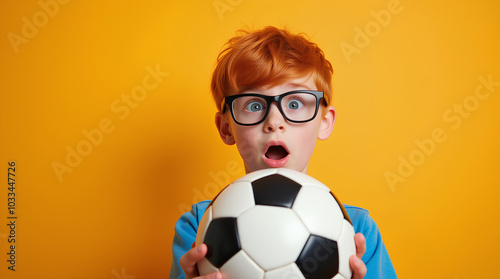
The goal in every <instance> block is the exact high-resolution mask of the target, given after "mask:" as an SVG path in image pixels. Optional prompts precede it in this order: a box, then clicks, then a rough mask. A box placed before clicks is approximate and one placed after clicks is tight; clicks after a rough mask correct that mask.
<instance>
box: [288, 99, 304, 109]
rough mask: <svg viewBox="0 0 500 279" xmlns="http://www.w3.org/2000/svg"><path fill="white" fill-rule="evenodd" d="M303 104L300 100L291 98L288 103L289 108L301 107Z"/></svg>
mask: <svg viewBox="0 0 500 279" xmlns="http://www.w3.org/2000/svg"><path fill="white" fill-rule="evenodd" d="M302 106H303V104H302V102H301V101H299V100H291V101H289V102H288V103H287V104H286V107H287V108H288V109H299V108H301V107H302Z"/></svg>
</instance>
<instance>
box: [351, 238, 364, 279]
mask: <svg viewBox="0 0 500 279" xmlns="http://www.w3.org/2000/svg"><path fill="white" fill-rule="evenodd" d="M354 243H355V244H356V255H352V256H351V257H350V258H349V265H350V266H351V268H352V279H362V278H363V277H365V275H366V265H365V263H364V262H363V261H362V260H361V257H363V254H364V253H365V251H366V239H365V236H364V235H363V234H361V233H357V234H356V235H355V236H354Z"/></svg>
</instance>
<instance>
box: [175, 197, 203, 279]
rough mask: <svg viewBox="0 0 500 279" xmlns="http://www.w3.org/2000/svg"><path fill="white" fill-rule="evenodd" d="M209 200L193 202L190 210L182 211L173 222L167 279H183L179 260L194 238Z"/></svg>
mask: <svg viewBox="0 0 500 279" xmlns="http://www.w3.org/2000/svg"><path fill="white" fill-rule="evenodd" d="M208 203H209V201H203V202H200V203H197V204H194V205H193V206H192V207H191V211H189V212H186V213H184V214H183V215H182V216H181V217H180V218H179V220H177V223H176V224H175V235H174V241H173V243H172V254H173V257H172V266H171V268H170V275H169V277H168V278H169V279H185V278H186V276H185V275H184V272H183V271H182V268H181V266H180V264H179V260H180V258H181V257H182V255H184V254H185V253H186V252H187V251H189V249H191V244H193V242H194V241H195V240H196V232H197V231H198V224H199V223H200V219H201V217H202V216H203V213H204V212H205V210H206V208H207V206H208Z"/></svg>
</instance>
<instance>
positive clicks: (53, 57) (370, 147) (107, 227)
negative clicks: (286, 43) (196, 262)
mask: <svg viewBox="0 0 500 279" xmlns="http://www.w3.org/2000/svg"><path fill="white" fill-rule="evenodd" d="M67 2H68V3H64V4H62V3H61V4H57V6H56V5H53V4H52V6H50V5H49V8H47V7H46V5H44V4H43V3H58V2H53V1H49V0H41V1H40V3H42V4H40V3H39V2H38V1H31V0H30V1H14V0H10V1H2V2H1V3H0V22H1V24H0V55H1V56H0V116H1V119H0V128H1V130H0V166H2V167H1V168H0V181H2V184H1V185H2V186H1V187H0V224H1V226H0V278H12V279H16V278H39V279H41V278H106V279H109V278H137V279H139V278H162V277H163V278H165V277H167V276H168V272H169V269H170V264H171V242H172V238H173V232H174V231H173V228H174V223H175V221H176V220H177V219H178V218H179V216H180V215H181V211H183V210H187V209H188V208H189V206H190V205H191V204H192V203H193V202H194V201H197V200H199V199H202V198H211V197H213V195H215V193H216V191H218V189H220V187H222V186H224V184H225V183H227V181H229V180H234V179H236V178H238V177H240V176H242V175H243V166H242V162H241V160H240V158H239V156H238V154H237V151H236V148H235V147H228V146H226V145H224V144H223V143H222V141H221V140H220V139H219V137H218V134H217V132H216V129H215V126H214V121H213V115H214V113H215V106H214V105H213V101H212V100H211V98H210V92H209V81H210V75H211V72H212V70H213V68H214V62H215V59H216V56H217V54H218V53H219V51H220V50H221V47H222V45H223V44H224V43H225V42H226V41H227V40H228V39H229V38H230V37H231V36H233V35H234V33H235V31H236V30H237V29H240V28H244V27H245V26H250V27H257V28H258V27H262V26H265V25H276V26H278V27H283V26H286V27H288V28H289V29H290V30H291V31H292V32H305V33H306V34H308V35H309V36H311V38H312V40H313V41H314V42H316V43H317V44H318V45H319V46H320V47H321V48H322V49H323V50H324V52H325V53H326V56H327V58H328V59H329V60H330V61H331V62H332V64H333V66H334V69H335V75H334V85H333V87H334V98H333V104H334V106H335V107H336V109H337V121H336V127H335V129H334V132H333V134H332V136H331V137H330V139H329V140H327V141H324V142H319V143H318V146H317V148H316V151H315V154H314V155H313V158H312V160H311V163H310V172H309V174H310V175H312V176H314V177H316V178H317V179H319V180H321V181H323V182H324V183H325V184H327V185H328V186H329V187H330V188H331V189H332V190H333V191H334V192H335V193H336V194H337V196H338V197H339V198H340V199H341V200H342V202H344V203H346V204H352V205H357V206H360V207H363V208H366V209H368V210H369V211H370V214H371V215H372V216H373V218H374V219H375V220H376V222H377V223H378V225H379V227H380V230H381V232H382V235H383V239H384V241H385V244H386V246H387V249H388V251H389V254H390V256H391V259H392V261H393V264H394V266H395V268H396V271H397V273H398V275H399V277H400V278H443V279H445V278H450V279H455V278H498V274H499V271H498V266H499V264H500V256H499V253H498V250H499V248H500V241H499V235H500V225H499V222H500V191H499V188H500V187H499V186H500V170H499V166H500V162H499V160H500V156H499V155H500V149H499V142H500V131H499V129H500V96H498V95H499V94H500V86H498V84H497V85H495V86H491V87H490V89H491V92H490V91H488V90H487V88H485V87H484V86H483V87H482V88H480V89H481V91H480V93H481V94H483V95H480V96H485V95H486V94H489V95H488V97H482V98H483V99H484V100H479V99H478V98H477V97H475V96H476V95H475V90H476V88H477V87H478V86H481V84H482V83H481V82H480V81H479V77H483V78H484V79H486V80H487V79H488V76H489V75H491V79H492V80H493V81H495V82H500V64H499V62H500V60H499V50H500V22H499V18H500V3H499V1H472V0H471V1H423V0H422V1H409V0H401V1H400V2H397V1H389V0H380V1H369V2H368V1H359V0H358V1H307V3H306V1H248V0H231V1H230V0H220V1H211V0H209V1H76V0H73V1H67ZM214 3H215V4H216V5H214ZM398 3H399V4H398ZM215 6H217V7H218V8H219V10H217V9H216V7H215ZM44 7H45V8H44ZM46 9H48V11H50V13H51V14H49V12H48V11H46ZM390 9H392V10H393V11H397V13H391V17H390V19H388V18H387V17H386V18H385V21H382V23H383V24H381V23H379V22H378V21H377V19H376V17H377V16H376V15H377V14H380V11H381V10H390ZM44 14H45V15H44ZM382 14H383V12H382ZM23 19H24V20H23ZM27 22H29V23H27ZM35 23H36V24H38V26H37V25H35ZM30 24H33V26H34V27H35V28H31V29H30V28H29V25H30ZM383 25H385V26H383ZM33 26H32V27H33ZM377 26H378V27H377ZM35 29H36V30H35ZM359 30H361V32H363V34H365V36H367V37H364V40H363V35H360V34H359V32H360V31H359ZM23 32H24V35H26V36H24V35H23ZM16 36H17V37H16ZM20 37H23V38H24V40H21V41H22V42H21V41H19V38H20ZM28 37H30V38H28ZM12 38H17V40H14V41H13V39H12ZM356 43H357V46H356ZM346 45H350V46H351V48H350V51H354V52H352V53H350V54H346V53H345V52H343V50H342V46H344V47H345V46H346ZM354 48H356V49H354ZM148 68H151V69H158V70H159V71H160V72H162V74H163V76H161V77H160V78H159V79H158V80H159V81H158V80H155V79H149V78H151V76H150V74H149V72H148V70H147V69H148ZM167 72H168V76H167V74H165V73H167ZM148 76H149V77H148ZM145 79H146V80H147V82H149V83H148V84H149V85H150V86H151V85H154V84H155V82H157V83H156V87H155V88H154V89H151V90H149V91H147V92H146V95H141V96H142V97H141V98H140V101H136V102H133V104H132V102H131V105H129V106H128V109H129V111H128V114H125V111H124V109H125V107H123V106H124V104H125V102H124V101H123V99H122V98H127V97H129V98H130V97H131V96H132V97H133V96H135V95H132V93H134V94H138V93H137V90H139V89H138V87H137V86H141V85H143V82H144V80H145ZM123 96H124V97H123ZM474 98H475V99H474ZM136 99H137V98H136ZM475 100H476V101H477V102H476V101H475ZM464 101H465V102H466V104H464ZM113 104H114V105H115V107H114V108H113ZM459 104H462V106H463V107H466V108H469V109H470V110H471V111H470V112H467V110H465V113H463V114H462V115H463V116H459V115H460V114H459V113H458V112H455V110H454V109H455V108H456V107H457V106H458V105H459ZM132 105H133V107H132ZM118 106H119V107H118ZM119 109H122V110H121V111H119ZM450 110H451V111H450ZM102 121H104V122H105V124H103V125H104V126H106V125H107V126H106V127H105V128H104V129H105V130H106V129H107V131H108V133H104V132H102V133H103V134H102V138H99V136H97V134H94V135H95V142H96V144H93V145H91V146H90V148H91V149H89V145H88V143H89V140H88V139H87V137H86V136H85V131H86V132H88V133H92V131H93V132H96V129H99V127H100V125H101V124H100V123H101V122H102ZM106 121H107V122H106ZM458 121H461V122H458ZM106 123H107V124H106ZM436 129H437V131H438V132H439V131H441V135H440V136H438V137H437V139H438V140H440V141H441V142H436V141H435V142H434V148H432V144H430V143H429V141H426V139H431V138H432V136H433V131H435V130H436ZM110 130H112V131H110ZM443 139H444V140H443ZM416 141H421V142H427V143H428V145H426V146H427V149H428V150H427V154H428V155H427V154H426V153H424V152H423V151H421V149H419V147H418V145H417V144H416ZM86 144H87V145H86ZM78 146H80V150H81V151H82V152H86V153H85V156H82V158H81V160H80V161H78V160H76V159H75V158H73V161H72V163H71V164H72V165H73V167H69V166H68V162H67V161H66V160H67V156H68V153H69V151H68V150H76V149H77V147H78ZM85 148H87V149H85ZM422 154H424V155H425V156H423V157H422V156H421V155H422ZM419 155H420V156H419ZM400 156H402V157H400ZM401 158H403V159H401ZM13 160H14V161H15V162H16V164H17V168H16V179H17V180H16V185H17V186H16V187H17V188H16V192H17V200H16V203H17V204H16V210H17V211H16V214H17V216H18V220H17V227H16V229H17V232H16V240H17V242H16V248H17V254H16V255H17V258H16V260H17V261H16V271H15V272H12V271H10V270H8V269H7V266H8V263H7V262H6V260H7V248H8V245H9V243H8V242H7V239H8V234H9V232H8V227H7V225H6V224H7V168H8V165H7V163H8V162H9V161H13ZM402 160H403V161H404V160H407V161H408V162H410V163H411V162H413V163H414V165H415V166H414V167H413V169H412V168H409V167H408V165H406V166H400V165H401V164H403V163H401V162H402ZM54 162H57V163H59V164H61V165H63V164H64V165H66V166H67V169H66V170H68V169H69V170H71V172H69V171H67V172H63V173H62V174H60V176H61V179H59V178H58V175H57V174H56V172H55V171H54V164H56V165H57V163H54ZM405 167H406V169H405ZM388 172H390V173H392V174H394V175H399V176H400V178H401V180H399V181H396V182H394V183H393V185H392V187H391V185H390V184H391V183H389V182H388V181H387V180H386V175H387V173H388ZM403 179H404V181H403Z"/></svg>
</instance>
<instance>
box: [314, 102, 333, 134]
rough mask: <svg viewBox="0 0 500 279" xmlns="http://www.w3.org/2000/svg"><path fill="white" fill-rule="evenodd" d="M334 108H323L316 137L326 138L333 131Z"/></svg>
mask: <svg viewBox="0 0 500 279" xmlns="http://www.w3.org/2000/svg"><path fill="white" fill-rule="evenodd" d="M335 117H336V114H335V108H334V107H332V106H328V107H327V108H325V111H324V112H323V113H322V117H321V123H320V126H319V131H318V139H319V140H326V139H327V138H328V137H330V135H331V134H332V131H333V125H334V124H335Z"/></svg>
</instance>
